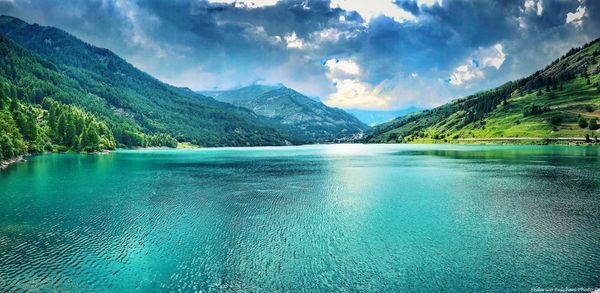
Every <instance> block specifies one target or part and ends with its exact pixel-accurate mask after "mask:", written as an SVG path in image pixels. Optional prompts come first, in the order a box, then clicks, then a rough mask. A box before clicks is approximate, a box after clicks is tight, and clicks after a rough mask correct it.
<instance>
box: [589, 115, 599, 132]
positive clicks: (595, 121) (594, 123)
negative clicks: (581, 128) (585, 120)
mask: <svg viewBox="0 0 600 293" xmlns="http://www.w3.org/2000/svg"><path fill="white" fill-rule="evenodd" d="M590 129H591V130H596V129H598V118H593V119H591V120H590Z"/></svg>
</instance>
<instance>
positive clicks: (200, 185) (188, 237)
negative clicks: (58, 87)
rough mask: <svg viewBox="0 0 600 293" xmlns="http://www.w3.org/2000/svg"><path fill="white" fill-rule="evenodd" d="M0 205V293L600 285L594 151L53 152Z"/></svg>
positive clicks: (5, 190)
mask: <svg viewBox="0 0 600 293" xmlns="http://www.w3.org/2000/svg"><path fill="white" fill-rule="evenodd" d="M0 202H1V205H0V288H1V290H0V291H4V290H6V291H13V290H17V289H25V290H27V289H31V290H40V291H54V290H60V291H94V292H96V291H114V292H128V291H133V290H139V291H177V290H181V291H199V290H204V291H207V290H214V291H250V292H252V291H307V292H329V291H352V292H357V291H362V292H373V291H385V292H392V291H394V292H398V291H403V292H435V291H456V292H510V291H517V292H530V291H531V288H550V287H561V288H562V287H600V149H599V148H593V147H558V146H544V147H541V146H457V145H426V146H419V145H366V146H365V145H331V146H306V147H280V148H248V149H244V148H239V149H209V150H153V151H117V152H115V153H112V154H110V155H79V154H52V155H42V156H36V157H31V158H29V159H28V161H27V162H25V163H21V164H17V165H13V166H11V167H9V169H8V170H6V171H3V172H0Z"/></svg>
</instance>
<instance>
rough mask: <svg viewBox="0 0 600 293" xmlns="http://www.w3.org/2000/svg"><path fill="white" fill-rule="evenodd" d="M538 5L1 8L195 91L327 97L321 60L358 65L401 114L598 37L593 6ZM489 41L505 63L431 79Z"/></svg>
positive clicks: (290, 2)
mask: <svg viewBox="0 0 600 293" xmlns="http://www.w3.org/2000/svg"><path fill="white" fill-rule="evenodd" d="M379 1H382V0H379ZM249 2H252V1H249ZM375 2H377V1H374V2H369V1H365V5H372V4H373V3H375ZM538 2H540V1H539V0H497V1H463V0H445V1H441V3H439V2H438V3H435V4H433V5H431V4H424V3H423V1H417V0H395V1H393V3H394V4H395V5H396V6H397V7H398V9H403V10H404V11H406V12H408V13H410V14H412V15H413V16H414V17H415V19H414V20H406V21H402V20H400V19H393V18H392V17H391V16H390V15H388V14H387V13H386V11H382V12H383V14H384V15H379V16H377V15H372V16H368V15H360V13H362V11H361V10H360V9H359V11H348V10H344V8H345V7H344V6H343V5H342V6H341V7H340V8H338V7H335V5H331V4H330V2H329V1H328V0H308V1H300V0H282V1H279V2H277V3H276V4H275V5H267V6H258V7H248V6H247V5H246V6H245V5H241V3H209V2H207V1H205V0H202V1H195V0H185V1H184V0H176V1H158V0H139V1H112V0H103V1H100V0H98V1H75V0H63V1H45V0H29V1H19V0H16V1H8V2H7V1H2V0H0V13H3V14H9V15H14V16H17V17H21V18H23V19H24V20H26V21H29V22H38V23H41V24H43V25H52V26H57V27H59V28H62V29H65V30H67V31H69V32H71V33H73V34H75V35H76V36H78V37H81V38H83V39H84V40H86V41H89V42H91V43H93V44H95V45H98V46H102V47H108V48H109V49H111V50H113V51H115V52H116V53H118V54H120V55H122V56H123V57H125V58H126V59H127V60H129V61H130V62H132V63H134V64H135V65H136V66H139V67H141V68H142V69H143V70H146V71H149V72H150V73H151V74H153V75H155V76H157V77H158V78H161V79H163V80H165V81H167V82H171V83H175V84H177V85H186V86H189V87H192V88H195V89H212V88H227V87H233V86H241V85H245V84H249V83H252V82H255V81H261V80H262V81H266V82H270V83H275V82H283V83H285V84H288V85H292V86H294V87H296V88H298V89H300V90H303V91H306V92H307V94H310V95H319V96H326V95H328V94H330V93H332V92H335V91H336V88H335V87H334V86H333V79H334V77H332V74H331V73H330V72H328V68H327V67H326V66H324V65H323V64H324V61H326V60H328V59H331V58H336V59H339V60H352V62H354V63H356V64H357V65H358V66H359V67H360V73H359V74H356V75H354V76H353V77H352V78H354V79H356V81H357V82H363V83H365V84H366V86H367V88H368V87H372V88H373V89H375V88H377V87H378V85H383V84H385V87H386V88H390V87H391V88H393V90H392V91H390V92H391V93H390V95H393V97H392V98H393V100H394V101H395V102H394V104H393V105H390V107H400V106H407V105H413V104H414V105H419V104H423V105H431V104H439V103H441V102H443V101H445V100H447V99H448V98H450V97H452V96H459V95H464V94H468V93H471V92H473V91H474V90H477V89H483V88H486V87H491V86H495V85H498V84H500V83H503V82H505V81H507V80H509V79H513V78H517V77H520V76H522V75H525V74H528V73H531V72H533V71H535V70H536V69H539V68H540V67H543V66H544V65H545V64H546V63H548V62H550V61H551V60H552V59H554V58H556V57H559V56H560V55H561V54H562V53H564V52H565V51H567V50H568V49H569V48H570V47H573V46H580V45H581V44H582V43H584V42H587V41H589V40H591V39H593V38H597V37H598V36H599V34H600V29H599V27H600V3H599V1H584V2H582V3H580V2H579V1H577V0H541V4H539V3H538ZM369 3H371V4H369ZM538 4H539V5H538ZM580 6H581V7H585V16H584V17H583V18H582V19H583V20H582V21H581V23H580V24H575V23H566V17H567V14H568V13H574V12H575V11H576V10H577V9H578V7H580ZM540 7H541V8H542V9H539V8H540ZM497 44H500V45H501V47H502V48H503V53H505V55H506V56H505V57H503V58H505V60H502V61H503V62H501V65H500V66H498V68H496V67H493V66H489V65H488V66H487V67H481V68H479V67H475V68H473V70H480V71H481V74H482V76H484V77H483V78H481V79H479V80H473V81H472V82H471V83H470V84H468V85H467V84H466V83H465V84H464V85H461V86H453V85H449V84H448V83H447V82H446V83H440V82H439V81H443V80H448V79H449V78H450V76H451V75H452V74H453V72H454V71H455V70H456V68H457V67H459V66H461V65H464V64H469V60H474V59H477V58H485V54H489V52H490V51H489V50H491V49H490V48H493V46H496V45H497ZM492 52H493V50H492ZM475 61H476V63H481V60H475ZM473 64H474V63H473ZM409 77H411V78H412V79H410V78H409ZM422 84H426V85H429V86H430V87H431V90H430V91H429V92H427V94H426V95H428V96H427V97H421V96H419V95H416V96H415V95H411V94H408V92H411V91H412V92H414V91H418V88H416V87H417V86H420V85H422ZM411 87H412V88H411ZM424 95H425V94H424Z"/></svg>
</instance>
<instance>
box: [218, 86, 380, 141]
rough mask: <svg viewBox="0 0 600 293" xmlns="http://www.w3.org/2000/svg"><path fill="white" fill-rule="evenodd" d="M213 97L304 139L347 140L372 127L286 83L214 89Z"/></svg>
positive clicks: (360, 134)
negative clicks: (258, 116) (284, 84)
mask: <svg viewBox="0 0 600 293" xmlns="http://www.w3.org/2000/svg"><path fill="white" fill-rule="evenodd" d="M212 94H213V96H214V98H215V99H217V100H219V101H223V102H227V103H231V104H233V105H235V106H239V107H242V108H246V109H248V110H251V111H253V112H254V113H256V114H257V115H261V116H264V117H266V118H269V119H271V120H272V121H274V123H272V124H270V125H271V126H272V127H275V128H277V129H279V130H281V131H284V132H286V133H290V135H292V136H294V137H299V138H301V139H302V140H303V142H305V143H306V142H316V143H321V142H331V141H347V140H351V139H354V138H356V137H360V136H362V134H363V132H364V131H366V130H368V129H369V127H368V126H367V125H366V124H364V123H363V122H361V121H360V120H358V118H356V117H355V116H354V115H352V114H349V113H347V112H345V111H344V110H342V109H339V108H334V107H329V106H327V105H325V104H323V103H321V102H320V101H316V100H314V99H312V98H309V97H307V96H305V95H303V94H301V93H299V92H298V91H296V90H293V89H291V88H288V87H286V86H283V85H278V86H267V85H251V86H246V87H242V88H238V89H234V90H230V91H222V92H213V93H212Z"/></svg>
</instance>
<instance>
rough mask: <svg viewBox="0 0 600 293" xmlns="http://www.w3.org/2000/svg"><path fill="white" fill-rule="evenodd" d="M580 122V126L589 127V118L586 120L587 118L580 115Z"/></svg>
mask: <svg viewBox="0 0 600 293" xmlns="http://www.w3.org/2000/svg"><path fill="white" fill-rule="evenodd" d="M578 123H579V127H581V128H586V127H588V123H587V120H585V118H583V117H579V122H578Z"/></svg>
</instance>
